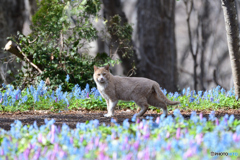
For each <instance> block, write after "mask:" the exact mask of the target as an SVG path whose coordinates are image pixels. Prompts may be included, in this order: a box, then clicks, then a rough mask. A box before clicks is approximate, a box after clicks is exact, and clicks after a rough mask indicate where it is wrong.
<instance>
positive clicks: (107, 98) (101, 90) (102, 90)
mask: <svg viewBox="0 0 240 160" xmlns="http://www.w3.org/2000/svg"><path fill="white" fill-rule="evenodd" d="M106 87H107V85H106V84H105V85H102V84H97V88H98V91H99V92H100V93H101V95H102V96H103V98H104V99H106V100H109V96H108V95H107V94H106V93H105V89H106Z"/></svg>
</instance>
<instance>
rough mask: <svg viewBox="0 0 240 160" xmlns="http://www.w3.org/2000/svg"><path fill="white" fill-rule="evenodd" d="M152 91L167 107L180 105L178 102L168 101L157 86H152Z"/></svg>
mask: <svg viewBox="0 0 240 160" xmlns="http://www.w3.org/2000/svg"><path fill="white" fill-rule="evenodd" d="M153 87H154V90H155V92H156V93H157V95H158V97H159V98H160V99H161V100H162V101H164V102H165V103H166V104H167V105H177V104H180V102H179V101H171V100H169V99H168V98H167V97H166V96H165V95H164V94H163V92H162V91H161V89H160V86H159V85H154V86H153Z"/></svg>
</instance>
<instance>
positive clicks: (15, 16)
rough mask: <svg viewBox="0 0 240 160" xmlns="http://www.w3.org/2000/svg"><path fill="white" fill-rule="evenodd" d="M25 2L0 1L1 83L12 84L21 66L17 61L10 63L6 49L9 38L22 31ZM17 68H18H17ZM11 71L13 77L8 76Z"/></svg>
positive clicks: (13, 0) (21, 0)
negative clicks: (4, 49)
mask: <svg viewBox="0 0 240 160" xmlns="http://www.w3.org/2000/svg"><path fill="white" fill-rule="evenodd" d="M24 14H25V13H24V0H5V1H0V48H1V49H0V59H1V61H0V75H1V80H0V83H3V82H4V83H10V82H11V81H12V80H14V76H13V75H14V74H17V69H16V68H20V66H21V65H20V64H19V63H16V62H15V61H14V62H12V63H9V62H8V61H9V60H10V55H11V54H9V53H4V51H3V50H2V48H4V46H5V44H6V43H7V39H6V38H7V37H9V36H11V35H16V34H17V31H22V29H23V23H24V16H25V15H24ZM15 67H16V68H15ZM8 70H11V71H12V73H13V75H11V74H8V73H7V71H8Z"/></svg>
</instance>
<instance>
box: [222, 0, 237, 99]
mask: <svg viewBox="0 0 240 160" xmlns="http://www.w3.org/2000/svg"><path fill="white" fill-rule="evenodd" d="M221 1H222V8H223V14H224V20H225V27H226V33H227V41H228V51H229V55H230V61H231V67H232V75H233V81H234V88H235V95H236V96H238V97H240V84H239V83H240V60H239V58H240V55H239V54H240V52H239V43H240V41H239V26H238V16H237V8H236V3H235V1H234V0H221Z"/></svg>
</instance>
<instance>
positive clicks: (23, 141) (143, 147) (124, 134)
mask: <svg viewBox="0 0 240 160" xmlns="http://www.w3.org/2000/svg"><path fill="white" fill-rule="evenodd" d="M130 121H131V122H134V123H129V121H128V120H127V119H126V120H125V121H124V122H123V124H122V125H119V124H117V123H116V122H115V121H114V119H112V125H111V126H105V125H100V124H99V121H98V120H92V121H89V122H86V123H79V124H77V125H76V129H70V128H69V127H68V126H67V125H63V126H62V127H61V128H60V127H57V126H55V125H54V120H50V121H48V120H45V123H46V124H45V125H42V126H40V127H38V126H37V124H36V123H34V124H33V125H31V126H22V124H21V122H20V121H15V123H13V124H12V126H11V129H10V131H5V130H3V129H0V140H1V146H0V156H1V158H5V159H7V158H8V159H9V158H10V159H102V160H103V159H104V160H105V159H144V160H145V159H187V158H194V159H195V158H196V159H209V158H212V156H211V154H213V153H211V152H214V154H221V155H218V156H217V155H216V156H215V158H217V159H219V158H226V155H225V154H228V156H229V157H230V156H231V157H230V158H231V159H232V158H235V159H237V158H239V155H240V121H238V120H234V116H233V115H231V116H230V117H229V116H228V115H225V116H224V117H223V118H222V119H221V120H219V119H217V118H216V117H215V116H214V111H213V112H212V113H211V114H210V116H209V120H207V119H206V118H204V117H202V115H201V114H200V115H199V116H198V115H196V112H192V114H191V117H190V119H189V120H184V118H183V116H182V115H181V114H180V111H179V110H175V111H174V118H173V117H172V116H171V115H170V116H168V117H167V118H164V117H163V116H161V117H158V118H157V119H156V121H153V120H152V118H151V117H147V118H146V120H145V119H143V120H142V121H140V120H138V119H136V117H135V116H134V117H133V118H132V120H130Z"/></svg>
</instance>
